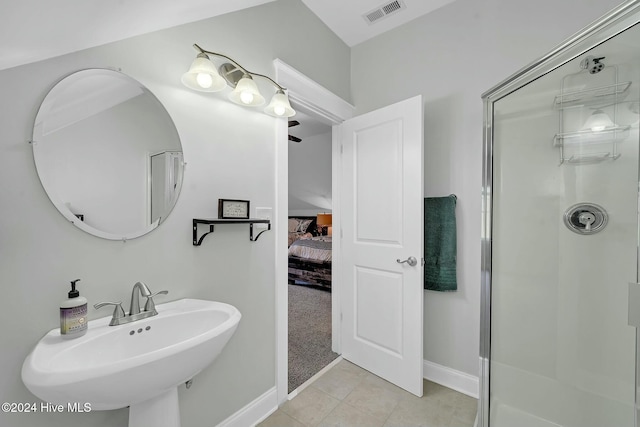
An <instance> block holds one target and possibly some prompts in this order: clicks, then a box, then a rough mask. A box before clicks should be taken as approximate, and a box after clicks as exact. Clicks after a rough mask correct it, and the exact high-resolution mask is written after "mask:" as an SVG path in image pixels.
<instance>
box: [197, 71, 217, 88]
mask: <svg viewBox="0 0 640 427" xmlns="http://www.w3.org/2000/svg"><path fill="white" fill-rule="evenodd" d="M196 81H197V82H198V85H199V86H200V87H201V88H203V89H209V88H210V87H211V85H212V84H213V77H211V74H207V73H198V75H197V76H196Z"/></svg>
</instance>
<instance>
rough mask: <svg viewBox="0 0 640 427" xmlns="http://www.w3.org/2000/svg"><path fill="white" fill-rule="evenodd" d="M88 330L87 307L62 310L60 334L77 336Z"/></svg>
mask: <svg viewBox="0 0 640 427" xmlns="http://www.w3.org/2000/svg"><path fill="white" fill-rule="evenodd" d="M86 329H87V305H86V304H84V305H81V306H79V307H71V308H61V309H60V333H61V334H62V335H67V334H75V333H78V332H82V331H84V330H86Z"/></svg>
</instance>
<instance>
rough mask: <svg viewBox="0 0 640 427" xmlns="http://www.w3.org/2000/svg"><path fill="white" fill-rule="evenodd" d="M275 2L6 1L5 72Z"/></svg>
mask: <svg viewBox="0 0 640 427" xmlns="http://www.w3.org/2000/svg"><path fill="white" fill-rule="evenodd" d="M271 1H273V0H233V1H229V0H180V1H176V0H17V1H11V0H2V1H0V70H3V69H6V68H11V67H15V66H18V65H22V64H27V63H30V62H34V61H39V60H42V59H46V58H52V57H54V56H59V55H63V54H66V53H70V52H75V51H78V50H82V49H86V48H89V47H93V46H99V45H102V44H106V43H111V42H114V41H117V40H122V39H126V38H129V37H133V36H137V35H140V34H145V33H149V32H152V31H157V30H161V29H164V28H170V27H174V26H176V25H181V24H185V23H188V22H194V21H199V20H201V19H205V18H209V17H212V16H217V15H222V14H224V13H228V12H233V11H235V10H240V9H245V8H247V7H252V6H257V5H259V4H263V3H269V2H271Z"/></svg>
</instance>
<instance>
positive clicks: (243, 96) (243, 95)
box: [240, 90, 253, 104]
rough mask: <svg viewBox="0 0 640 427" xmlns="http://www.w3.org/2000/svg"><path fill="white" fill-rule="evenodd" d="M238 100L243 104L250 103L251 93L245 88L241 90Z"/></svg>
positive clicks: (251, 100) (251, 99)
mask: <svg viewBox="0 0 640 427" xmlns="http://www.w3.org/2000/svg"><path fill="white" fill-rule="evenodd" d="M240 100H241V101H242V102H244V103H245V104H251V103H252V102H253V94H252V93H251V92H249V91H247V90H245V91H242V93H241V94H240Z"/></svg>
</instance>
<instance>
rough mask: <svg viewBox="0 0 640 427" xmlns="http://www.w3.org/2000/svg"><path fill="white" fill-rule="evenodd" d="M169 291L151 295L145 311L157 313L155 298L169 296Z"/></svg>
mask: <svg viewBox="0 0 640 427" xmlns="http://www.w3.org/2000/svg"><path fill="white" fill-rule="evenodd" d="M168 293H169V291H160V292H156V293H155V294H151V295H149V296H148V297H147V302H146V303H145V304H144V311H156V303H155V302H154V301H153V297H155V296H156V295H167V294H168Z"/></svg>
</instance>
